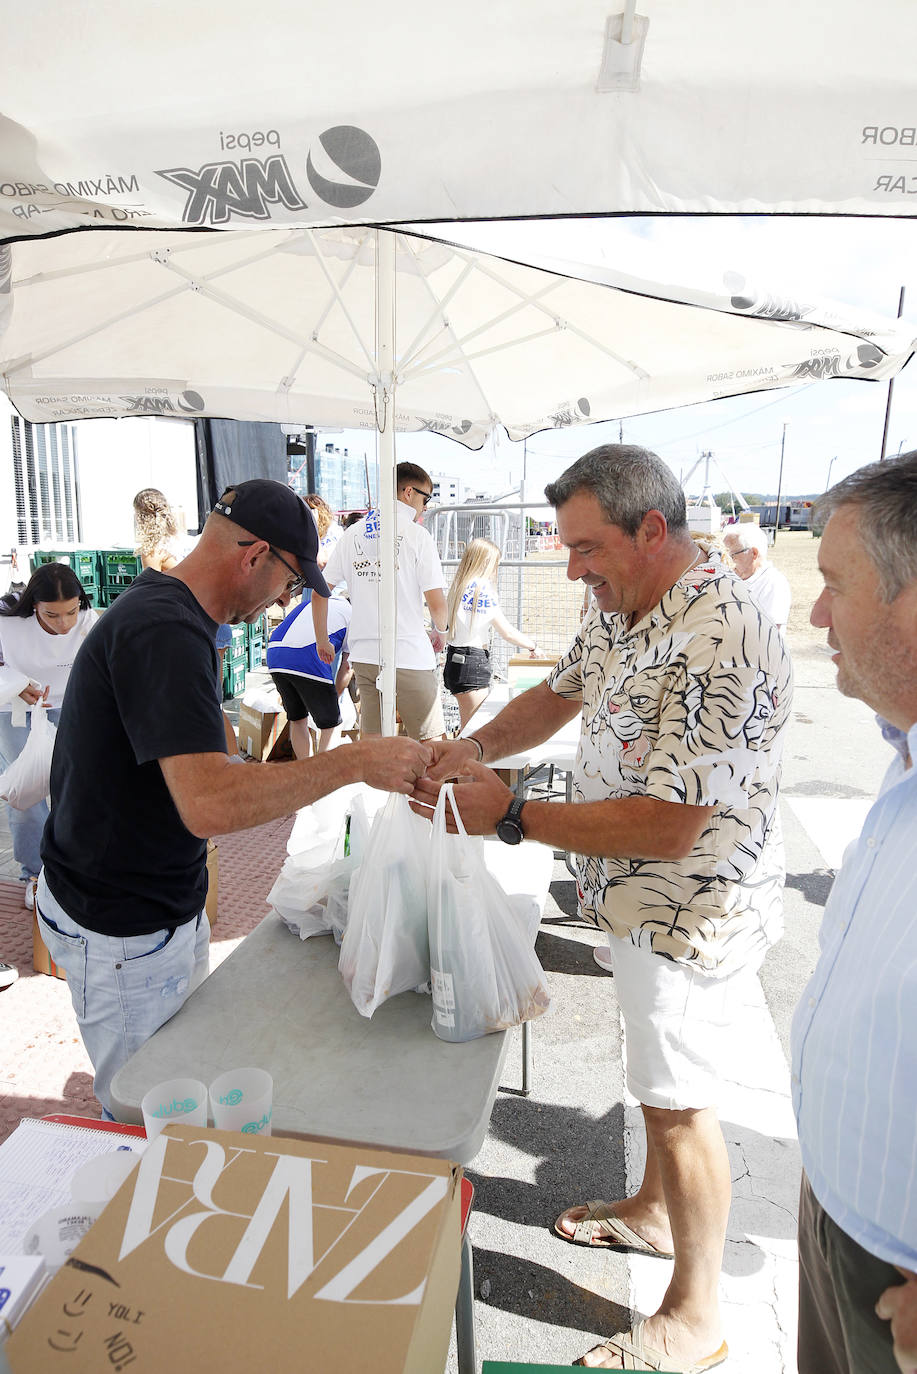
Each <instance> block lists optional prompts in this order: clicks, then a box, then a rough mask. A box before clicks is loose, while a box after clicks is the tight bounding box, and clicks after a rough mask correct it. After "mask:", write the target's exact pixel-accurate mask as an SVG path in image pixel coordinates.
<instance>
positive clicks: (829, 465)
mask: <svg viewBox="0 0 917 1374" xmlns="http://www.w3.org/2000/svg"><path fill="white" fill-rule="evenodd" d="M836 462H837V454H836V453H835V455H834V457H833V458H832V459H831V462H830V463H829V464H828V476H827V477H826V478H825V491H827V490H828V487H829V486H830V484H831V469H832V468H833V467H834V464H835V463H836Z"/></svg>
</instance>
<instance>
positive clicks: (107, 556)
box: [99, 549, 143, 606]
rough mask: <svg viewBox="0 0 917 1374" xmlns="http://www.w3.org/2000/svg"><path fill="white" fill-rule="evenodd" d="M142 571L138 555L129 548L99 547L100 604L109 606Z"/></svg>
mask: <svg viewBox="0 0 917 1374" xmlns="http://www.w3.org/2000/svg"><path fill="white" fill-rule="evenodd" d="M142 571H143V564H142V563H141V561H140V555H139V554H136V553H133V552H132V551H131V550H130V549H100V550H99V579H100V582H101V588H100V593H101V597H102V601H101V604H102V605H103V606H110V605H111V604H112V602H113V601H115V600H116V599H117V597H119V596H120V595H121V593H122V592H123V591H124V588H125V587H129V586H130V585H131V583H132V582H133V580H134V578H135V577H139V576H140V574H141V572H142Z"/></svg>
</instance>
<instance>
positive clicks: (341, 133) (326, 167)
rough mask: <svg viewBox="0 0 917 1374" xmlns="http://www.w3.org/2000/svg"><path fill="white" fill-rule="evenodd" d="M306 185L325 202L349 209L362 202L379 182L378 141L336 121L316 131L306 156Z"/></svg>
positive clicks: (351, 125) (352, 126) (341, 208)
mask: <svg viewBox="0 0 917 1374" xmlns="http://www.w3.org/2000/svg"><path fill="white" fill-rule="evenodd" d="M306 175H307V176H308V178H309V185H310V186H311V187H312V190H313V191H314V192H315V194H316V195H317V196H321V198H322V200H323V201H325V203H326V204H327V205H333V206H335V208H336V209H339V210H352V209H353V207H354V206H355V205H362V204H363V202H364V201H365V200H369V197H370V196H371V195H372V193H373V191H375V189H376V187H377V186H378V185H379V177H380V176H381V175H382V157H381V155H380V153H379V145H378V144H377V143H376V141H375V139H373V138H370V136H369V134H368V133H366V131H365V130H364V129H358V128H356V127H355V125H353V124H336V125H335V126H334V128H333V129H326V130H325V132H324V133H323V134H320V135H319V138H318V144H317V146H315V147H314V148H313V149H311V150H310V152H309V156H308V158H307V160H306Z"/></svg>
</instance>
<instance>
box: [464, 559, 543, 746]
mask: <svg viewBox="0 0 917 1374" xmlns="http://www.w3.org/2000/svg"><path fill="white" fill-rule="evenodd" d="M499 567H500V550H499V549H498V548H497V545H496V544H493V543H491V541H490V540H489V539H472V541H471V543H470V544H469V545H468V547H467V548H466V549H465V552H464V554H463V555H462V561H461V563H459V565H458V567H457V569H456V571H455V577H454V578H453V579H452V584H451V586H450V587H449V595H448V597H447V598H446V608H447V610H448V613H449V628H448V630H447V636H448V647H447V649H446V666H445V668H444V669H443V682H444V684H445V686H446V689H447V690H448V691H450V692H451V693H452V695H453V696H454V697H455V699H456V702H457V703H458V709H459V720H460V721H461V728H462V729H463V730H464V728H465V726H466V725H467V724H468V722H469V720H470V719H471V717H472V716H473V715H474V713H475V711H476V710H477V709H478V707H479V706H480V704H481V702H482V701H483V700H484V698H485V697H486V696H487V693H488V691H489V690H490V681H491V678H492V677H493V668H492V667H491V663H490V648H489V645H490V635H491V631H492V630H496V632H497V634H498V635H500V637H501V638H502V639H505V640H506V641H507V643H508V644H518V645H519V647H520V648H521V649H528V651H529V653H531V654H535V653H537V652H538V645H537V644H536V643H535V641H534V639H532V637H531V635H526V634H523V633H522V631H521V630H517V629H516V627H515V626H514V625H511V624H510V623H509V621H508V620H507V619H506V616H505V615H504V614H503V612H502V611H501V610H500V602H499V600H498V599H497V571H498V569H499Z"/></svg>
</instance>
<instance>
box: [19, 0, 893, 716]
mask: <svg viewBox="0 0 917 1374" xmlns="http://www.w3.org/2000/svg"><path fill="white" fill-rule="evenodd" d="M826 22H827V23H828V24H829V25H830V30H829V33H828V37H827V40H826V31H825V30H826ZM3 36H4V48H5V51H6V53H7V54H8V55H12V54H15V60H13V61H8V62H7V64H6V68H5V72H4V82H3V90H2V92H0V377H2V385H3V386H4V387H5V389H6V390H7V391H8V393H9V395H10V397H11V399H12V400H13V402H14V404H16V405H17V406H18V407H19V408H20V410H21V411H22V413H23V414H24V415H26V416H28V417H30V418H33V419H39V420H40V419H52V418H63V417H64V416H70V417H73V416H87V415H117V414H125V413H131V414H150V413H183V414H187V415H224V416H229V417H233V418H238V419H246V418H251V419H277V420H280V421H284V422H287V423H290V422H299V421H309V422H312V423H322V422H325V423H334V424H335V425H340V424H348V425H350V424H358V425H359V424H365V425H367V426H371V427H378V429H379V432H380V454H381V478H382V484H383V485H382V490H383V492H385V491H387V490H390V489H392V486H393V471H394V429H395V427H398V426H401V427H403V428H406V429H411V428H413V429H435V430H437V431H440V432H448V433H451V434H452V435H453V437H455V438H458V439H459V440H460V441H461V442H464V443H466V444H468V445H469V446H472V447H474V446H479V445H480V444H481V443H482V442H483V439H484V437H485V435H486V433H487V432H488V431H489V430H490V429H491V428H492V427H493V426H494V425H496V424H500V423H502V424H504V425H505V427H506V428H507V430H508V432H510V433H511V434H513V435H514V436H515V437H523V436H524V435H526V434H529V433H533V432H534V431H535V430H537V429H542V428H545V427H546V426H549V425H557V424H563V425H566V424H571V423H582V422H585V421H588V420H590V419H593V420H594V419H599V418H612V417H614V416H617V415H629V414H635V413H639V412H641V411H646V410H651V409H658V408H661V407H665V406H674V405H680V404H685V403H687V402H690V401H697V400H701V399H708V398H710V397H713V396H717V395H731V394H736V393H737V392H743V391H751V390H759V389H763V388H767V387H772V386H780V385H787V384H789V383H791V382H793V383H795V382H796V381H799V380H803V379H805V380H814V379H816V378H820V377H824V376H839V375H846V376H865V377H869V378H871V379H874V380H878V379H880V378H884V377H888V376H891V375H892V374H893V373H894V372H895V371H896V370H897V369H898V368H899V367H900V366H902V365H903V363H904V362H905V361H906V359H907V357H908V356H909V354H910V352H911V348H912V340H911V338H910V333H909V331H908V330H907V328H906V327H904V326H898V327H896V326H895V325H893V324H891V323H888V322H879V321H869V320H854V321H852V320H850V319H845V318H844V313H843V312H836V311H832V310H831V309H830V307H819V306H817V305H815V303H811V302H810V303H797V302H792V301H786V300H779V299H775V298H768V297H767V296H766V295H762V294H761V293H760V292H758V291H756V290H754V289H749V288H748V286H747V284H746V283H744V282H741V281H739V282H729V283H726V284H724V283H720V284H719V285H717V286H716V287H715V288H714V289H712V290H711V291H705V292H700V293H698V292H690V291H689V292H688V293H687V295H686V294H685V293H684V292H683V291H679V290H678V289H676V288H674V287H673V286H672V284H668V285H666V284H657V285H655V286H654V285H652V284H649V283H646V282H637V281H634V280H632V279H629V278H627V277H621V276H618V275H616V274H615V275H612V274H609V273H607V272H604V273H602V272H597V271H594V270H593V271H585V272H584V271H583V269H582V268H574V269H570V268H566V267H561V269H560V271H559V273H558V272H556V273H555V278H554V279H552V280H551V281H550V282H548V281H546V280H544V279H540V278H539V279H538V284H536V280H535V278H533V277H532V276H531V274H530V273H528V272H527V270H526V269H525V268H522V267H520V266H518V265H512V264H510V265H506V264H500V265H497V264H495V262H494V260H492V259H491V260H484V259H475V261H474V263H473V264H471V263H470V261H469V257H468V255H467V254H466V256H465V257H464V258H462V257H457V256H455V255H453V256H452V257H451V258H450V257H449V253H448V250H447V249H444V248H442V247H441V246H437V245H431V244H421V243H420V242H419V241H417V240H410V241H409V240H408V239H407V238H406V237H404V236H402V237H400V238H397V239H396V238H395V237H394V236H393V235H392V234H389V233H386V232H384V231H383V230H381V229H378V230H373V231H369V232H368V233H367V234H365V235H364V236H363V238H362V239H361V238H359V237H355V236H354V235H353V234H352V233H349V234H348V233H347V231H341V230H338V237H337V239H334V238H329V239H327V240H324V241H323V243H324V246H323V247H321V248H317V247H316V245H317V244H318V243H319V242H320V241H319V240H318V239H317V237H316V236H314V235H312V234H310V233H309V232H308V231H309V229H310V227H314V226H318V225H326V226H327V225H335V224H336V225H343V224H346V223H350V224H354V223H367V224H373V225H376V226H378V225H382V224H386V223H388V224H393V223H399V222H401V223H403V222H405V221H412V222H419V221H436V220H450V221H454V220H460V219H463V218H474V219H483V218H503V217H511V216H546V215H579V214H590V215H596V214H619V213H635V212H636V213H646V212H661V213H672V212H695V213H696V212H735V213H738V212H748V213H751V212H762V211H770V212H781V213H784V212H786V213H789V212H793V213H816V214H834V213H846V214H881V215H888V214H892V215H902V214H912V213H914V209H913V207H914V201H913V200H912V199H910V198H909V197H911V196H912V195H913V192H914V191H915V190H917V181H915V180H914V179H913V178H911V177H910V176H909V174H908V172H909V163H908V158H909V156H910V154H909V152H908V149H910V148H912V147H913V145H914V141H915V137H917V135H915V132H914V128H913V127H912V126H911V125H910V124H909V123H908V118H909V116H908V110H909V109H910V107H911V88H912V84H913V83H912V74H911V70H910V65H911V57H910V55H911V53H912V51H913V49H914V40H915V38H917V9H915V8H914V7H913V6H912V4H911V3H910V0H874V3H873V5H872V6H871V7H870V10H869V15H868V21H866V20H864V14H863V10H862V6H861V5H860V4H859V3H856V0H835V3H834V4H833V5H832V7H831V10H830V16H829V18H828V19H827V20H826V16H825V13H824V11H823V10H822V9H821V8H820V7H809V8H806V7H805V6H799V5H798V3H796V0H769V3H768V5H767V6H766V7H760V6H754V7H750V6H747V5H736V4H735V3H734V0H705V3H704V4H703V5H702V6H701V5H698V4H685V3H684V0H640V12H639V13H637V12H636V6H635V0H603V2H602V3H599V0H569V2H568V3H566V4H564V5H563V6H558V5H556V4H554V3H549V2H548V0H526V3H525V4H522V3H517V4H504V5H493V4H492V3H490V0H488V3H486V4H485V3H481V0H467V3H465V4H464V5H463V6H462V8H461V11H460V12H458V11H456V10H455V9H454V8H453V7H437V6H430V5H428V4H421V3H420V0H399V3H398V5H397V6H395V7H391V6H390V7H388V8H385V7H380V6H378V4H376V3H375V0H352V3H351V4H349V5H347V6H337V7H333V6H332V7H329V6H324V7H319V6H303V5H302V4H301V3H299V0H295V3H294V0H277V3H275V4H274V5H272V6H271V7H270V8H269V9H265V8H263V7H262V8H261V9H258V8H252V7H251V6H250V5H248V4H244V3H242V0H223V3H221V5H220V6H219V8H218V9H212V8H209V7H205V6H197V7H188V6H187V5H186V4H185V3H184V0H181V3H179V0H161V2H160V3H158V4H157V5H156V7H155V9H154V10H149V9H138V8H137V7H136V6H133V5H128V4H126V3H118V2H117V0H115V3H114V4H111V5H108V6H99V5H97V6H95V7H90V8H89V9H86V8H85V7H84V8H82V9H79V8H77V9H73V8H72V7H71V8H69V9H68V8H67V7H65V6H62V5H60V4H59V3H55V0H34V2H33V3H32V4H31V5H30V6H28V7H23V6H19V7H18V8H16V7H11V6H10V7H7V10H6V12H5V14H4V24H3ZM156 231H158V232H156ZM3 240H6V244H5V246H4V244H3ZM409 243H410V247H408V244H409ZM422 260H425V266H424V267H423V268H420V263H421V261H422ZM437 264H439V265H438V266H437ZM364 265H371V268H372V271H371V273H367V272H365V271H363V270H362V268H363V267H364ZM555 267H556V265H555ZM377 268H378V270H376V269H377ZM578 277H584V278H585V281H581V280H574V278H578ZM313 278H314V279H315V280H317V281H318V283H319V295H318V297H316V295H315V292H314V290H312V289H311V286H310V289H307V284H310V283H311V281H312V279H313ZM436 278H438V279H439V280H441V281H443V282H445V283H446V286H445V289H443V288H441V287H439V286H437V288H436V289H437V290H438V291H439V296H438V297H437V295H436V291H435V290H434V289H433V282H434V279H436ZM523 278H525V280H523ZM366 280H368V281H369V282H370V287H369V288H367V286H366V284H365V282H366ZM359 282H363V286H362V289H361V296H360V299H361V301H362V304H361V305H360V306H359V307H357V306H355V305H354V304H352V303H351V294H352V288H353V293H354V294H355V292H356V285H357V283H359ZM482 286H486V291H482V289H481V288H482ZM322 293H323V294H322ZM488 295H489V297H490V300H489V304H487V305H486V306H485V305H483V304H482V302H483V301H484V300H485V299H486V298H487V297H488ZM316 300H318V301H319V302H320V304H319V305H316ZM612 302H614V304H613V305H612ZM418 304H419V306H420V310H419V313H417V311H416V310H415V309H414V307H415V306H416V305H418ZM409 307H410V308H409ZM672 309H674V310H675V311H676V314H675V315H674V316H670V315H669V314H668V312H669V311H670V310H672ZM742 316H746V317H748V316H752V317H754V318H741V317H742ZM755 316H756V317H755ZM689 318H690V319H691V320H692V323H691V324H690V325H689V323H688V320H689ZM396 322H397V327H396ZM600 325H601V326H602V328H600V327H599V326H600ZM615 325H616V331H615V328H614V327H613V326H615ZM650 340H653V341H654V348H655V352H654V355H653V357H652V358H651V357H650V355H649V352H648V351H647V347H646V345H647V344H648V342H649V341H650ZM522 382H525V383H529V384H531V385H530V386H529V390H528V393H527V394H526V391H525V388H524V387H523V386H522V385H521V383H522ZM396 389H397V401H396ZM386 526H388V528H387V529H386ZM383 531H384V537H385V541H386V542H385V543H384V552H383V568H384V573H385V577H386V579H387V581H386V582H385V583H384V584H383V605H384V606H385V607H387V608H388V609H390V610H391V611H392V613H393V612H394V559H393V544H392V542H391V541H392V539H393V531H392V529H391V524H390V522H387V521H383ZM390 630H391V627H390ZM390 642H391V643H393V642H394V635H393V630H392V631H391V634H390ZM390 657H391V656H390V655H389V658H388V659H386V661H385V664H384V672H383V688H384V695H385V696H386V700H387V701H388V709H389V721H390V722H391V721H392V720H393V711H394V706H393V683H394V664H393V662H392V661H390Z"/></svg>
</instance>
